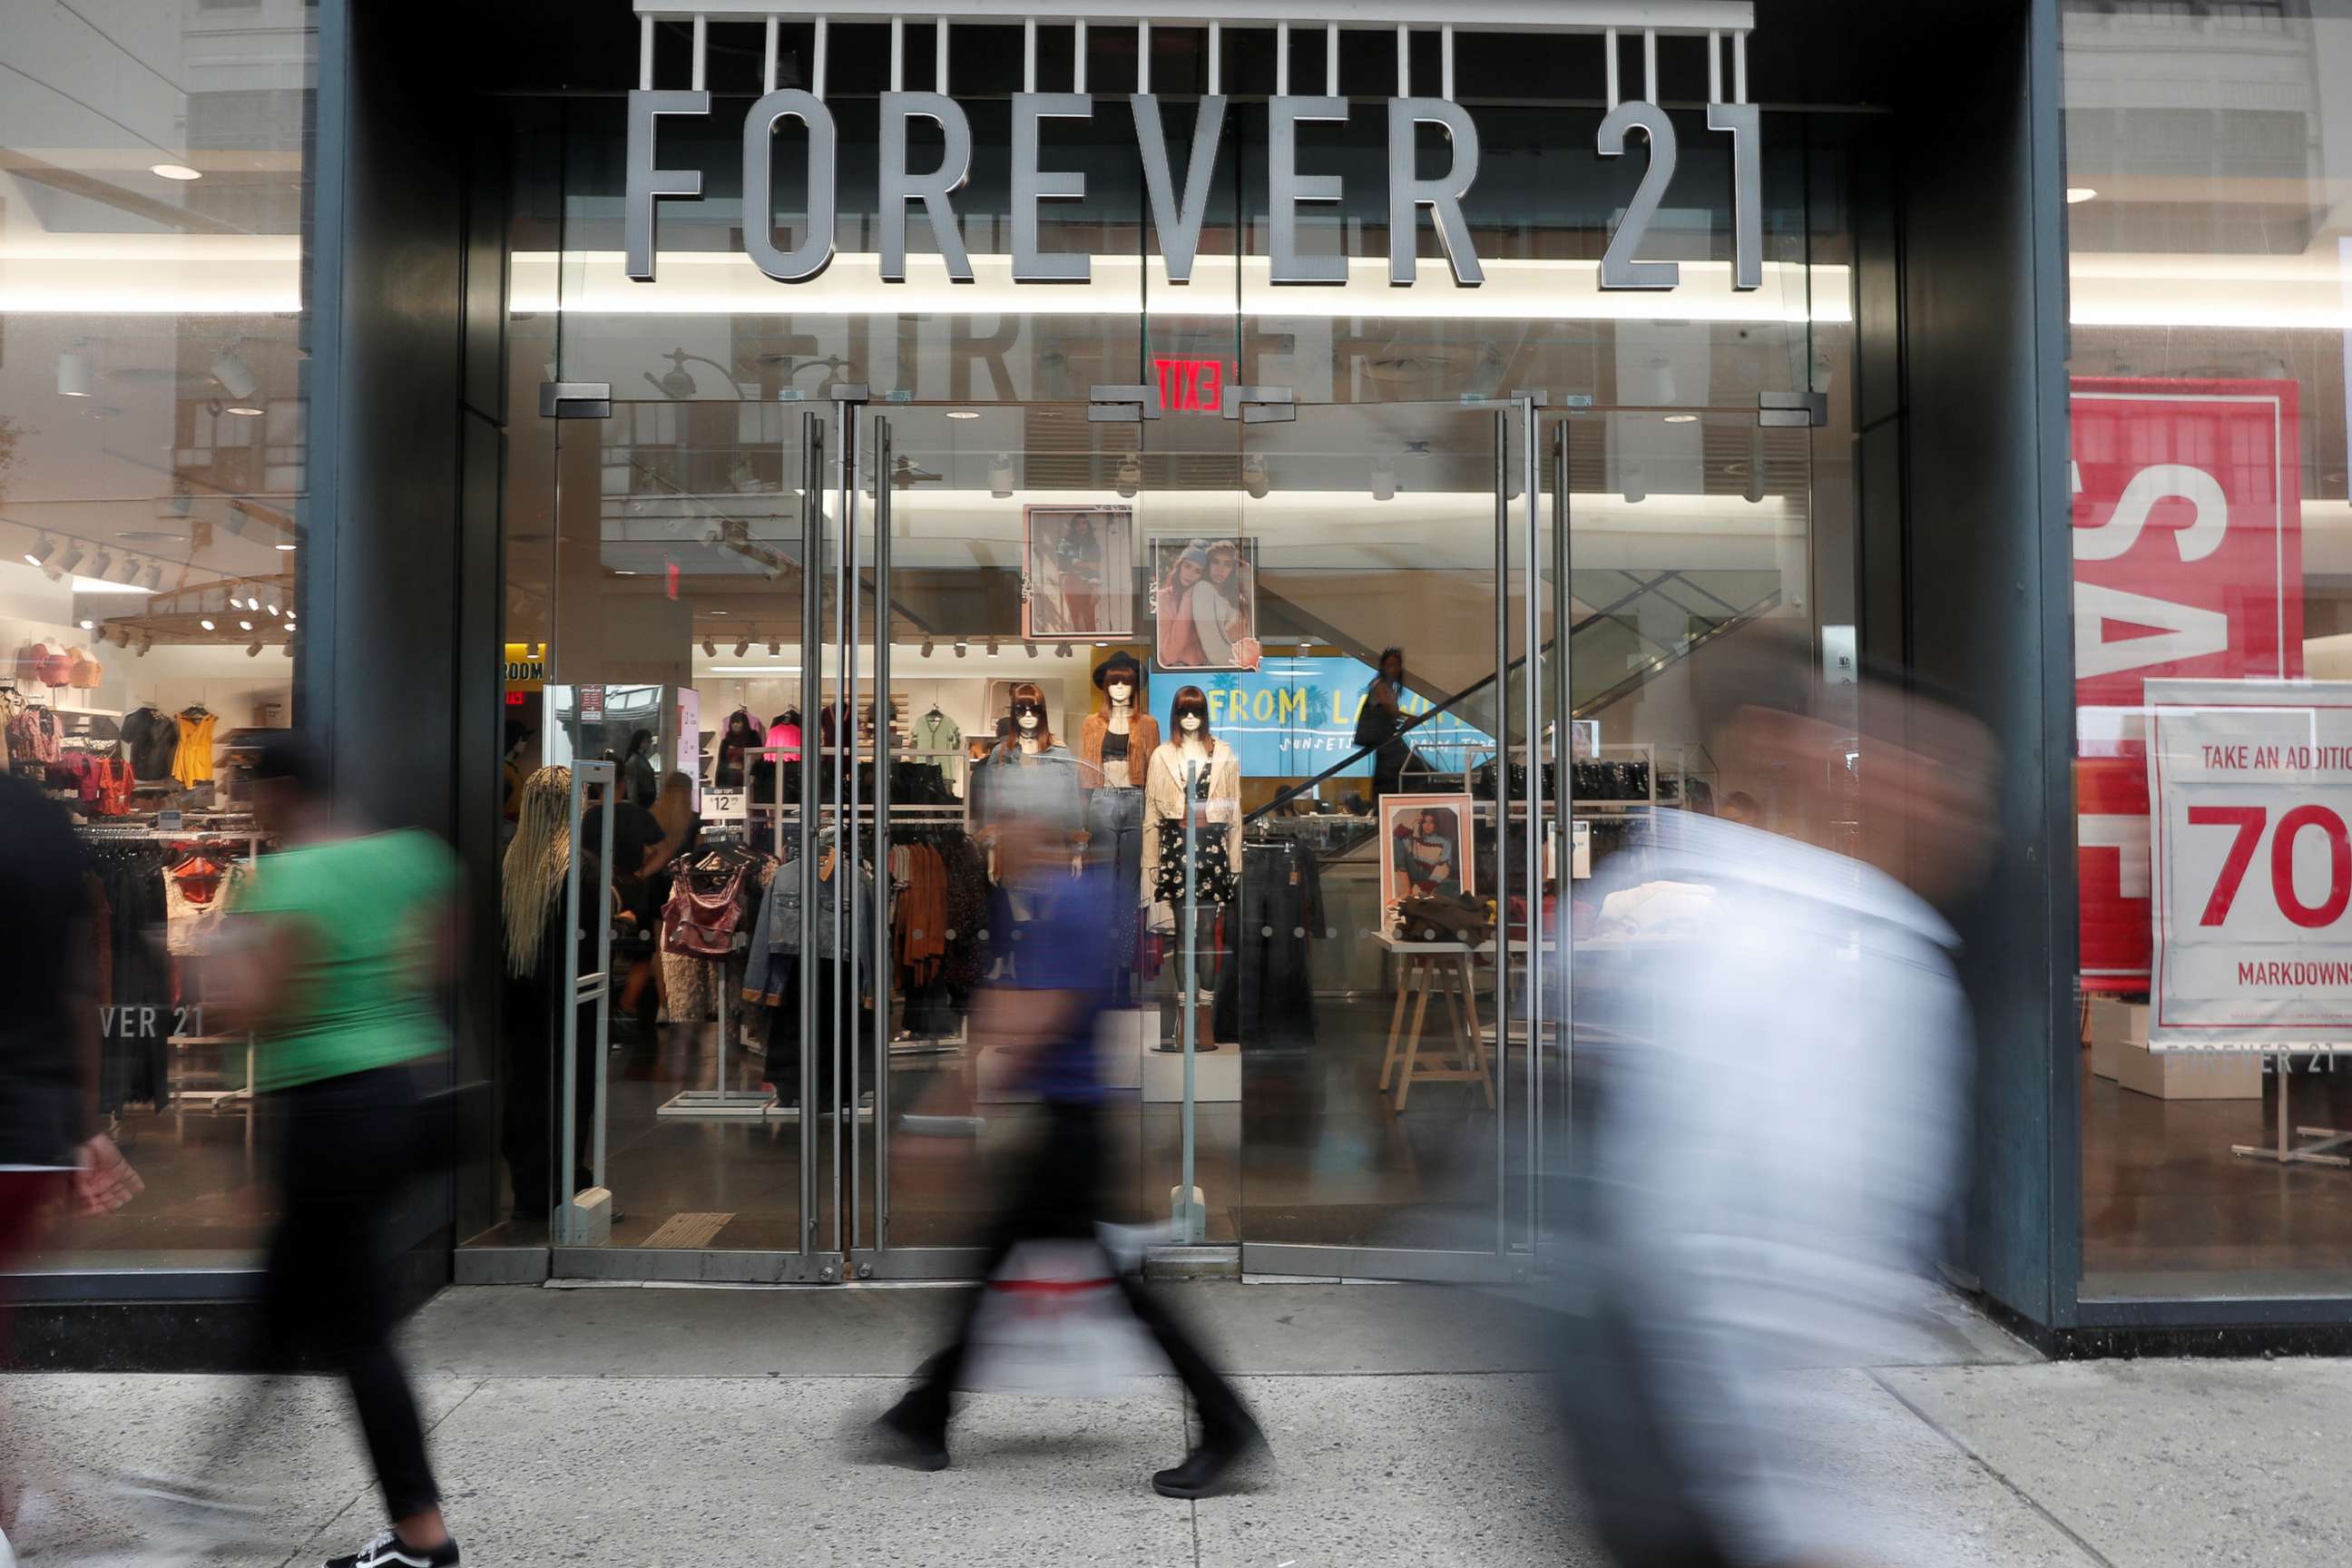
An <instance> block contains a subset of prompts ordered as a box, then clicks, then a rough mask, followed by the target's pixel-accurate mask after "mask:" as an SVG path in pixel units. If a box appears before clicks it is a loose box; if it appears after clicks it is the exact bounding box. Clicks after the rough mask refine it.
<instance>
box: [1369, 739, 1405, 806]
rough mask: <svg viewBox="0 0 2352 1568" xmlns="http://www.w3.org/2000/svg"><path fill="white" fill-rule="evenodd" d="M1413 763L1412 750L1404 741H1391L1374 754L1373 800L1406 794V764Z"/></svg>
mask: <svg viewBox="0 0 2352 1568" xmlns="http://www.w3.org/2000/svg"><path fill="white" fill-rule="evenodd" d="M1410 762H1412V747H1411V746H1409V745H1407V744H1406V743H1405V742H1402V741H1390V742H1386V743H1384V744H1383V745H1382V746H1381V749H1380V750H1379V751H1377V752H1373V753H1372V798H1373V799H1374V800H1378V799H1380V798H1381V796H1382V795H1401V794H1402V793H1403V792H1404V770H1405V764H1406V763H1410Z"/></svg>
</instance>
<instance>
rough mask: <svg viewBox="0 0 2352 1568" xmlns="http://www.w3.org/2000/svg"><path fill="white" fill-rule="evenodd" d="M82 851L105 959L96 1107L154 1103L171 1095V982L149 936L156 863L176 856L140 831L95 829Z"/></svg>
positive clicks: (165, 960)
mask: <svg viewBox="0 0 2352 1568" xmlns="http://www.w3.org/2000/svg"><path fill="white" fill-rule="evenodd" d="M180 858H181V857H180V856H179V855H178V854H177V853H176V852H174V851H172V850H170V849H168V848H166V847H164V846H163V845H161V844H158V843H155V842H152V840H142V839H131V840H110V839H106V838H103V837H100V838H97V839H94V840H93V841H91V842H90V843H89V862H90V868H91V870H92V872H93V874H94V875H95V876H96V877H97V879H98V882H99V888H100V892H101V893H102V894H103V896H104V899H105V916H106V919H105V923H104V925H103V926H102V927H100V931H99V942H100V946H101V948H102V949H103V951H104V952H105V954H106V956H107V959H108V964H107V974H106V977H105V983H104V985H103V987H102V989H101V990H100V994H99V1025H100V1044H99V1050H100V1056H99V1108H100V1110H105V1111H108V1112H112V1111H116V1110H121V1109H122V1108H123V1107H124V1106H126V1105H156V1106H160V1105H162V1104H163V1103H164V1102H165V1100H168V1099H169V1098H170V1095H171V1085H170V1061H171V1035H172V1030H173V1011H174V990H175V988H174V986H173V974H172V960H171V957H170V955H169V954H168V953H167V952H165V951H164V948H163V943H162V942H157V941H156V940H155V938H156V935H157V934H158V933H159V932H161V931H163V930H164V929H165V921H166V918H167V910H166V908H165V904H164V895H163V869H164V867H165V865H166V864H167V863H169V862H172V861H176V860H178V859H180Z"/></svg>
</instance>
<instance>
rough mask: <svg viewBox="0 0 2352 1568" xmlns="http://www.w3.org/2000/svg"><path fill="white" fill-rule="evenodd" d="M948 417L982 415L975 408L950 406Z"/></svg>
mask: <svg viewBox="0 0 2352 1568" xmlns="http://www.w3.org/2000/svg"><path fill="white" fill-rule="evenodd" d="M948 417H949V418H950V419H977V418H979V417H980V415H979V414H978V412H976V411H975V410H973V409H970V408H950V409H949V410H948Z"/></svg>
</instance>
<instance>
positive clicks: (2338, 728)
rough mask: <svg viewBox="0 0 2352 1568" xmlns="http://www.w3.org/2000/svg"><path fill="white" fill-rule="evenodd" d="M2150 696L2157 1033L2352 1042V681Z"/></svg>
mask: <svg viewBox="0 0 2352 1568" xmlns="http://www.w3.org/2000/svg"><path fill="white" fill-rule="evenodd" d="M2147 704H2148V745H2147V766H2148V802H2149V825H2150V830H2151V831H2150V839H2151V848H2152V851H2153V853H2154V856H2155V864H2156V876H2155V887H2154V894H2155V908H2156V918H2155V936H2156V954H2155V973H2154V976H2153V981H2152V984H2151V987H2150V994H2149V1003H2150V1006H2149V1009H2148V1044H2149V1046H2150V1047H2151V1048H2171V1049H2179V1048H2183V1047H2195V1048H2209V1049H2210V1048H2227V1047H2256V1048H2273V1049H2275V1048H2278V1047H2295V1048H2299V1049H2307V1048H2311V1047H2321V1048H2326V1047H2352V921H2347V918H2346V915H2347V910H2352V826H2347V824H2352V681H2334V680H2327V681H2308V680H2151V681H2149V682H2148V683H2147Z"/></svg>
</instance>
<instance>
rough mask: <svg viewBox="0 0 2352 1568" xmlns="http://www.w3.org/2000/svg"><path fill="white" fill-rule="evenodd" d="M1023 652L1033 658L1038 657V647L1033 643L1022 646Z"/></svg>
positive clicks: (1025, 643)
mask: <svg viewBox="0 0 2352 1568" xmlns="http://www.w3.org/2000/svg"><path fill="white" fill-rule="evenodd" d="M1021 651H1022V652H1024V653H1025V654H1027V655H1028V656H1029V657H1030V658H1036V657H1037V645H1036V644H1035V643H1033V642H1024V643H1023V644H1022V645H1021Z"/></svg>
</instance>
